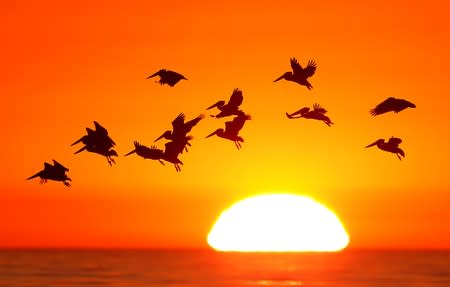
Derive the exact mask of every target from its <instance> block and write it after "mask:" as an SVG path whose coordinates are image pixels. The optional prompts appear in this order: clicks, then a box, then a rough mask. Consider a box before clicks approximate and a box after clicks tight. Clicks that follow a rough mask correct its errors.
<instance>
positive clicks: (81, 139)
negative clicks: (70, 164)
mask: <svg viewBox="0 0 450 287" xmlns="http://www.w3.org/2000/svg"><path fill="white" fill-rule="evenodd" d="M82 139H83V138H80V139H79V140H77V141H76V142H74V143H73V144H71V146H73V145H76V144H77V143H79V142H80V141H81V140H82Z"/></svg>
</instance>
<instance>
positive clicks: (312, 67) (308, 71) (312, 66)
mask: <svg viewBox="0 0 450 287" xmlns="http://www.w3.org/2000/svg"><path fill="white" fill-rule="evenodd" d="M316 68H317V63H316V62H315V61H313V60H309V61H308V65H307V66H306V68H304V69H303V73H304V74H305V76H306V78H309V77H311V76H312V75H314V73H315V72H316Z"/></svg>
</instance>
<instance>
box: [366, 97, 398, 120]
mask: <svg viewBox="0 0 450 287" xmlns="http://www.w3.org/2000/svg"><path fill="white" fill-rule="evenodd" d="M396 103H397V99H396V98H393V97H390V98H387V99H386V100H384V101H383V102H382V103H380V104H378V105H377V106H376V107H375V108H374V109H371V110H370V114H371V115H372V116H378V115H381V114H384V113H387V112H391V111H393V110H394V108H395V106H396Z"/></svg>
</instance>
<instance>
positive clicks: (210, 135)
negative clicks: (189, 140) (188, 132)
mask: <svg viewBox="0 0 450 287" xmlns="http://www.w3.org/2000/svg"><path fill="white" fill-rule="evenodd" d="M216 133H217V131H214V132H213V133H211V134H209V135H207V136H206V137H205V139H207V138H209V137H212V136H213V135H215V134H216Z"/></svg>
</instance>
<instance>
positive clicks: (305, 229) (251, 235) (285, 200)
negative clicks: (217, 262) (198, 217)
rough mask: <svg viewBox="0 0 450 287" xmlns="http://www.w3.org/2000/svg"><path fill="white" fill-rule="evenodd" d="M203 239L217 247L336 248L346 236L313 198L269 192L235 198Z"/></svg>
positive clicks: (253, 249)
mask: <svg viewBox="0 0 450 287" xmlns="http://www.w3.org/2000/svg"><path fill="white" fill-rule="evenodd" d="M207 240H208V244H209V245H210V246H211V247H212V248H214V249H216V250H219V251H240V252H286V251H339V250H342V249H343V248H345V247H346V246H347V244H348V242H349V237H348V235H347V233H346V231H345V229H344V227H343V226H342V224H341V222H340V221H339V219H338V217H337V216H336V215H335V214H334V213H333V212H332V211H331V210H329V209H328V208H327V207H325V206H324V205H322V204H320V203H318V202H317V201H314V200H313V199H311V198H308V197H304V196H297V195H292V194H270V195H261V196H255V197H251V198H248V199H245V200H242V201H239V202H238V203H236V204H234V205H233V206H231V207H230V208H229V209H227V210H225V211H224V212H223V213H222V214H221V215H220V217H219V219H218V220H217V221H216V223H215V224H214V226H213V227H212V229H211V231H210V233H209V234H208V239H207Z"/></svg>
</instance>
